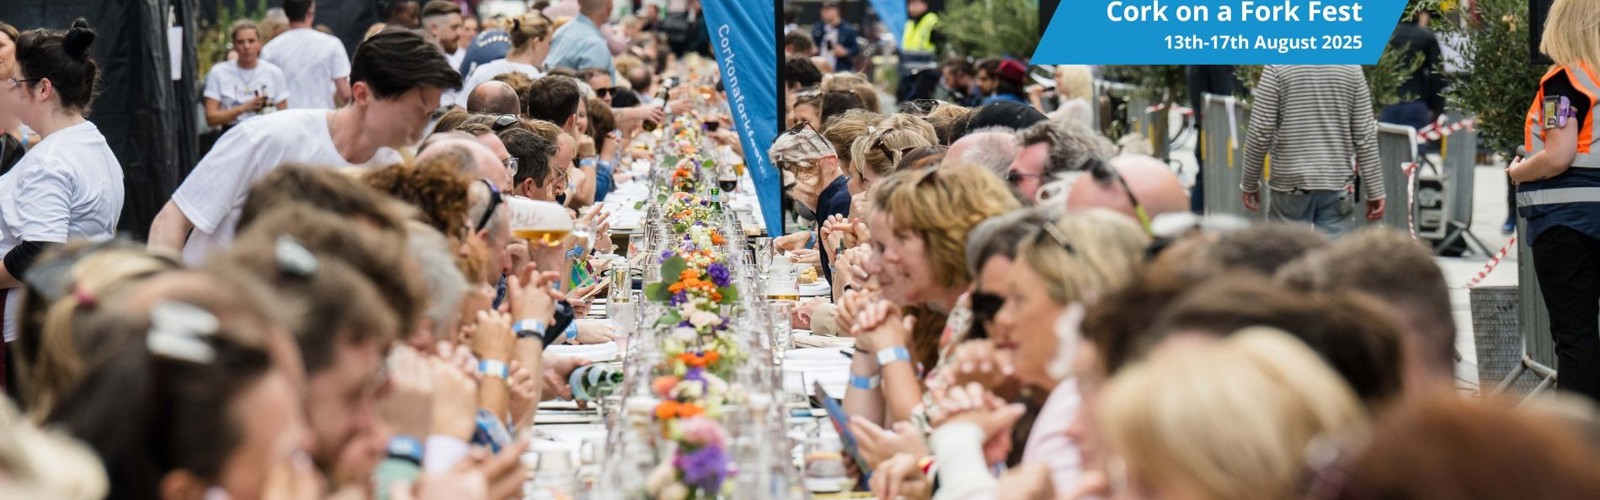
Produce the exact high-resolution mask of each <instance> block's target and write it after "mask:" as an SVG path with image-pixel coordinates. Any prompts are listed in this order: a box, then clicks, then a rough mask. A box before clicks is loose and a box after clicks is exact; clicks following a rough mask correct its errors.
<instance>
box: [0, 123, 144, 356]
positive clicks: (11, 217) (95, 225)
mask: <svg viewBox="0 0 1600 500" xmlns="http://www.w3.org/2000/svg"><path fill="white" fill-rule="evenodd" d="M122 196H123V187H122V164H121V163H118V162H117V157H116V155H114V154H112V153H111V147H110V146H108V145H107V144H106V138H105V136H103V135H100V129H99V128H98V127H95V126H94V123H93V122H87V121H86V122H83V123H80V124H77V125H73V126H71V127H67V128H64V129H61V130H59V131H56V133H54V134H51V135H50V136H49V137H46V138H44V140H42V141H39V143H38V144H35V145H34V146H33V148H32V149H29V150H28V154H26V155H24V156H23V157H22V161H20V162H17V165H16V167H14V168H12V169H11V171H10V172H7V173H6V174H5V175H4V176H0V256H3V255H5V254H7V253H10V252H11V250H12V249H13V248H16V247H17V245H21V244H22V243H23V242H24V241H34V242H41V243H65V242H66V241H67V240H68V239H71V238H88V239H105V238H110V237H111V235H112V234H114V233H116V231H117V219H118V218H120V217H121V216H122ZM17 278H18V279H21V277H20V276H19V277H17ZM20 290H21V289H19V288H13V289H11V290H8V291H7V292H8V295H7V297H6V320H5V328H4V329H5V338H6V340H8V341H9V340H11V339H13V338H15V337H16V335H15V330H16V325H14V324H13V321H12V320H11V318H12V317H13V316H14V315H15V313H16V310H17V305H19V304H20V303H21V302H22V294H21V293H19V291H20Z"/></svg>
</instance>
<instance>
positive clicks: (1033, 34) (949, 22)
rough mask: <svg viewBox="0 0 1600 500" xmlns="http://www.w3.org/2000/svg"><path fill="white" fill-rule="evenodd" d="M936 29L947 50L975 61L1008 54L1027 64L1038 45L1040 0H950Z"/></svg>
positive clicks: (940, 15)
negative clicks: (970, 57) (944, 39)
mask: <svg viewBox="0 0 1600 500" xmlns="http://www.w3.org/2000/svg"><path fill="white" fill-rule="evenodd" d="M935 29H938V30H939V31H941V32H943V33H944V36H945V38H947V39H949V43H948V45H949V47H948V49H947V50H949V51H950V52H953V53H956V54H963V55H970V56H972V57H975V58H983V57H992V56H1002V55H1009V56H1011V57H1014V58H1016V59H1020V60H1022V61H1023V62H1026V61H1027V60H1028V58H1029V57H1031V56H1032V55H1033V49H1034V48H1035V47H1038V46H1039V35H1040V33H1039V4H1038V2H1037V0H951V1H950V3H949V4H948V6H947V7H946V8H945V11H944V12H942V13H940V14H939V26H938V27H937V28H935Z"/></svg>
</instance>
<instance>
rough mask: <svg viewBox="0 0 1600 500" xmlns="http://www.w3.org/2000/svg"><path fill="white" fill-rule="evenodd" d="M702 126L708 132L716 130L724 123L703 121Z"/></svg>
mask: <svg viewBox="0 0 1600 500" xmlns="http://www.w3.org/2000/svg"><path fill="white" fill-rule="evenodd" d="M700 126H701V127H704V128H705V129H706V132H716V131H717V129H718V128H720V127H722V124H721V123H718V122H701V123H700Z"/></svg>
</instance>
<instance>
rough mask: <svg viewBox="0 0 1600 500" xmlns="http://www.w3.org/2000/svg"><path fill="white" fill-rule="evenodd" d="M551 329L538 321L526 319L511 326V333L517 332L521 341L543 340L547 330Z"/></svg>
mask: <svg viewBox="0 0 1600 500" xmlns="http://www.w3.org/2000/svg"><path fill="white" fill-rule="evenodd" d="M549 328H550V325H547V324H545V322H543V321H539V320H536V319H524V320H520V321H517V322H516V323H513V324H512V325H511V331H513V332H517V338H519V339H526V338H543V337H544V332H545V330H548V329H549Z"/></svg>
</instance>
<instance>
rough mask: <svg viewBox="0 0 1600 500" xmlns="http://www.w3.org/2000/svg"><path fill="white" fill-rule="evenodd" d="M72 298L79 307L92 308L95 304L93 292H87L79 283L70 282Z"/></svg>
mask: <svg viewBox="0 0 1600 500" xmlns="http://www.w3.org/2000/svg"><path fill="white" fill-rule="evenodd" d="M72 298H74V299H77V300H78V307H79V308H81V309H85V310H92V309H94V306H95V305H96V301H95V298H94V294H92V293H89V291H88V290H85V289H84V288H83V285H82V284H79V283H73V284H72Z"/></svg>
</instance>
